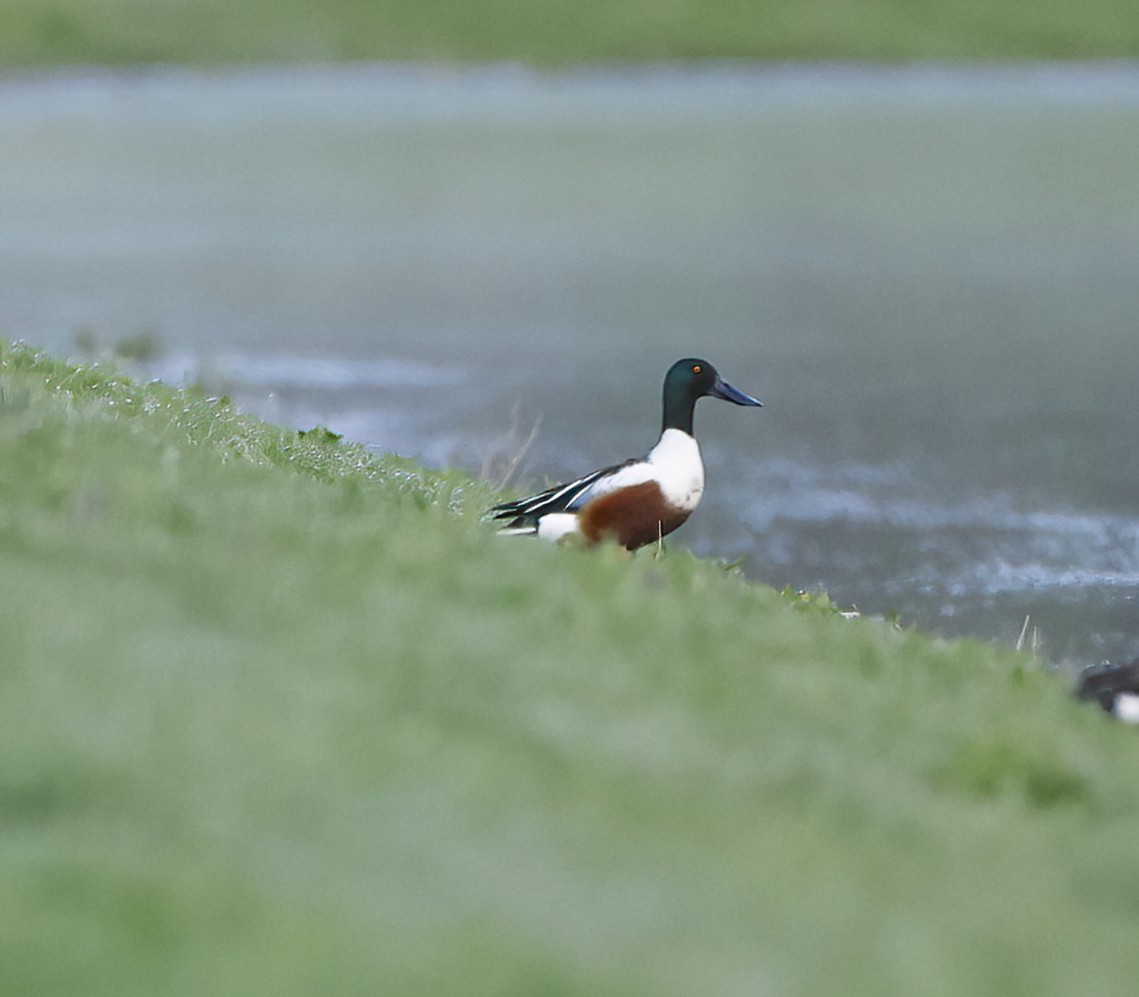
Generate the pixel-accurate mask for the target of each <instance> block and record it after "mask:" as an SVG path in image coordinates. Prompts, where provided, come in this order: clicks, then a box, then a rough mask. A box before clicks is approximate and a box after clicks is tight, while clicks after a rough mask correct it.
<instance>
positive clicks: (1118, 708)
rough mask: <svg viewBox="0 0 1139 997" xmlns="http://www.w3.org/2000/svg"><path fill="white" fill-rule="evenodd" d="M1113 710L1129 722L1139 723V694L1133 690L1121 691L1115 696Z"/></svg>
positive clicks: (1121, 718)
mask: <svg viewBox="0 0 1139 997" xmlns="http://www.w3.org/2000/svg"><path fill="white" fill-rule="evenodd" d="M1111 712H1112V713H1114V714H1115V715H1116V716H1117V717H1119V719H1120V720H1124V721H1126V722H1127V723H1129V724H1139V696H1136V695H1135V693H1133V692H1121V693H1120V694H1119V695H1118V696H1116V697H1115V703H1114V704H1113V705H1112V708H1111Z"/></svg>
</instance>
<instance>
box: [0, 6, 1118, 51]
mask: <svg viewBox="0 0 1139 997" xmlns="http://www.w3.org/2000/svg"><path fill="white" fill-rule="evenodd" d="M0 23H3V25H4V30H3V32H0V67H2V66H8V67H12V66H38V65H55V64H62V63H106V64H112V65H128V64H140V63H165V62H173V63H205V64H216V63H227V62H258V61H272V62H294V61H313V60H317V61H331V60H340V59H414V60H444V61H445V60H519V61H524V62H532V63H538V64H553V65H559V64H570V63H581V62H629V61H651V60H677V59H680V60H684V59H709V58H710V59H732V58H744V59H800V60H887V61H893V60H917V59H938V60H961V59H982V60H1006V59H1103V58H1122V57H1128V56H1130V57H1134V56H1135V55H1137V54H1139V18H1136V17H1135V10H1134V4H1133V3H1132V0H1088V2H1085V3H1082V4H1065V3H1059V2H1056V0H1045V2H1042V0H1007V2H1006V3H1003V4H992V3H985V2H982V0H798V2H796V3H786V2H779V0H759V2H754V0H580V2H578V3H575V4H565V3H551V2H537V3H536V2H533V0H384V2H383V3H361V2H359V0H325V2H324V3H320V4H313V3H302V2H300V0H279V2H278V3H274V4H264V3H254V2H251V0H0Z"/></svg>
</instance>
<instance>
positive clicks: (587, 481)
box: [487, 460, 639, 533]
mask: <svg viewBox="0 0 1139 997" xmlns="http://www.w3.org/2000/svg"><path fill="white" fill-rule="evenodd" d="M636 463H639V462H638V461H636V460H627V461H625V463H623V464H614V465H612V466H611V467H603V468H601V469H600V470H598V471H592V472H590V473H589V474H586V475H583V476H582V477H580V478H574V480H573V481H567V482H565V483H564V484H561V485H554V487H553V488H547V489H546V490H545V491H544V492H538V494H537V495H530V496H529V497H527V498H522V499H515V500H514V501H513V502H503V503H501V504H499V505H496V506H494V507H493V508H491V509H490V510H488V512H487V516H488V517H489V518H491V519H501V520H507V522H505V523H503V524H502V529H504V530H509V531H511V532H518V533H536V532H537V531H538V520H540V519H541V518H542V517H543V516H548V515H550V513H555V512H574V511H575V510H577V509H580V508H581V507H582V506H584V505H585V504H586V503H587V502H588V501H589V500H590V499H591V498H592V497H593V493H594V492H595V490H596V488H597V485H598V483H599V482H601V481H603V480H604V479H605V478H608V477H609V476H610V475H612V474H615V473H616V472H618V471H620V470H622V469H623V468H626V467H628V466H629V465H630V464H636Z"/></svg>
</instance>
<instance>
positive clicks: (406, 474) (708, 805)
mask: <svg viewBox="0 0 1139 997" xmlns="http://www.w3.org/2000/svg"><path fill="white" fill-rule="evenodd" d="M488 498H489V496H488V494H487V492H486V491H485V489H484V488H483V487H482V486H479V485H477V484H472V483H471V482H469V481H467V480H466V479H464V478H461V477H456V476H451V475H447V474H436V473H428V472H425V471H423V470H421V469H419V468H417V467H416V466H414V465H412V464H409V463H407V462H403V461H395V460H392V459H389V458H386V457H374V456H371V455H369V454H367V453H366V452H365V451H363V450H361V449H359V448H357V447H354V446H350V445H347V444H345V443H343V442H338V441H336V440H334V439H331V438H329V437H328V436H327V435H326V434H324V433H323V432H315V433H309V434H306V435H304V436H299V435H297V434H295V433H291V432H288V431H285V430H280V429H276V428H274V427H271V426H266V425H264V424H262V423H260V422H257V421H256V420H252V419H248V418H245V417H242V416H240V415H239V414H237V413H235V412H234V411H233V410H232V408H230V407H229V406H228V405H227V404H225V403H224V401H211V400H208V399H205V398H202V397H200V396H196V395H194V394H193V393H184V392H179V391H175V390H172V389H168V388H166V387H163V386H161V385H148V386H140V385H137V384H132V383H131V382H130V381H128V380H125V379H123V378H120V377H117V376H115V375H113V374H110V373H108V372H106V371H104V370H101V369H99V368H74V367H71V366H68V365H66V364H62V363H59V362H56V361H53V360H49V359H45V358H43V357H41V356H38V355H36V354H35V353H33V352H31V351H28V350H25V349H22V348H13V347H9V346H4V347H3V348H2V351H0V604H2V605H3V607H4V609H3V612H2V613H0V681H2V683H3V695H2V696H0V747H2V757H3V758H4V765H3V767H2V768H0V857H2V860H0V991H3V992H4V993H37V994H50V993H58V994H74V993H84V994H112V993H113V994H116V995H124V994H140V995H141V994H146V995H154V994H195V995H196V994H201V993H217V994H237V993H272V994H298V995H301V994H303V995H308V994H313V993H330V994H352V993H359V994H376V993H423V994H427V993H431V994H444V993H455V994H464V995H471V994H475V995H478V994H488V995H489V994H495V995H502V994H518V995H532V994H537V993H541V994H589V995H591V997H592V995H597V994H645V995H648V994H652V995H668V994H677V995H686V997H687V995H691V994H694V993H715V994H758V993H773V994H819V993H844V994H867V995H871V994H872V995H875V997H881V995H890V994H899V995H901V994H905V995H911V994H914V993H922V994H932V995H950V994H969V995H975V994H978V993H1002V994H1008V995H1016V994H1032V995H1033V997H1041V995H1044V997H1046V995H1051V994H1055V995H1065V997H1066V995H1068V994H1071V993H1073V992H1090V993H1096V994H1121V995H1122V994H1128V993H1132V992H1133V987H1134V978H1135V974H1136V972H1139V954H1137V953H1136V952H1135V947H1134V944H1133V941H1134V937H1135V933H1136V931H1137V930H1139V901H1137V900H1136V898H1137V897H1139V857H1137V855H1136V852H1135V849H1134V841H1135V836H1136V834H1137V833H1139V787H1137V786H1136V783H1135V778H1134V773H1135V771H1136V768H1137V767H1139V740H1137V739H1136V737H1135V732H1134V730H1132V729H1129V728H1125V727H1123V726H1120V725H1115V724H1112V723H1110V722H1108V721H1107V720H1105V719H1104V718H1103V717H1102V716H1101V715H1100V714H1099V713H1097V712H1096V711H1095V710H1094V709H1091V708H1089V707H1085V706H1080V705H1077V704H1075V703H1074V702H1072V701H1070V699H1069V698H1068V696H1067V694H1066V690H1065V689H1064V687H1063V685H1062V684H1061V683H1060V682H1059V681H1057V680H1056V679H1055V678H1054V677H1052V676H1050V675H1048V674H1045V673H1042V672H1040V671H1039V670H1038V669H1036V668H1035V667H1033V664H1032V662H1031V661H1029V660H1028V659H1025V658H1021V657H1019V656H1016V655H1014V654H1012V653H1011V652H1006V651H1000V650H997V649H993V648H990V647H988V646H984V645H980V644H975V643H959V644H945V643H939V642H935V641H932V640H930V639H928V638H926V637H924V636H922V635H919V634H914V633H907V632H902V631H899V630H896V629H894V628H893V627H891V626H889V625H887V624H885V623H881V622H873V621H867V620H846V619H844V618H842V617H841V616H839V615H837V614H836V613H835V612H833V610H832V609H831V608H830V607H828V606H827V605H826V604H825V601H824V602H820V601H819V600H813V601H811V600H808V601H804V600H801V599H797V598H790V597H785V596H781V595H778V594H777V593H775V592H773V591H770V590H767V589H764V588H760V587H757V586H754V585H749V584H747V583H745V582H744V581H743V580H741V579H740V578H738V577H736V576H733V575H731V574H727V573H725V572H724V571H723V570H722V569H721V568H719V567H717V566H715V565H712V564H708V563H703V562H699V561H697V560H695V559H694V558H691V557H690V556H688V555H686V554H685V553H683V551H682V550H680V549H679V548H674V549H673V550H672V551H671V552H669V553H667V554H666V556H665V557H663V558H661V559H655V558H653V557H648V556H644V555H643V554H642V555H640V556H637V557H635V558H632V559H621V558H620V557H618V556H617V554H616V552H614V551H612V550H600V551H596V552H592V553H589V552H581V551H573V550H558V549H552V548H549V547H546V546H541V545H537V544H535V543H532V542H526V541H510V540H504V539H501V538H496V537H494V536H493V535H491V533H490V531H489V530H488V529H487V527H486V526H484V525H483V524H481V523H480V522H479V521H478V512H479V510H481V508H482V507H483V506H484V504H485V503H486V501H487V500H488Z"/></svg>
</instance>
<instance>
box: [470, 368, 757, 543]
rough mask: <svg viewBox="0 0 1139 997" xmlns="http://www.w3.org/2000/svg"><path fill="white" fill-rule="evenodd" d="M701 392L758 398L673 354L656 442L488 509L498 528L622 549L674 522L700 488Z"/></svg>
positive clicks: (737, 399) (747, 401)
mask: <svg viewBox="0 0 1139 997" xmlns="http://www.w3.org/2000/svg"><path fill="white" fill-rule="evenodd" d="M704 397H710V398H722V399H724V401H728V402H734V403H735V404H736V405H757V406H758V405H762V404H763V403H762V402H760V401H759V400H758V399H756V398H752V397H751V395H745V394H744V393H743V392H742V391H738V390H737V389H736V388H733V387H732V386H731V385H730V384H728V383H727V382H726V381H725V380H723V378H721V377H720V375H719V374H718V373H717V371H716V368H715V367H713V366H712V365H711V364H710V363H708V361H706V360H697V359H691V358H690V359H687V360H678V361H677V362H676V363H674V364H673V365H672V366H671V367H670V368H669V370H668V373H667V374H666V375H665V377H664V420H663V426H662V428H661V434H660V439H659V440H657V443H656V446H654V447H653V448H652V450H650V451H649V452H648V455H647V456H646V457H643V458H641V459H640V460H627V461H625V463H623V464H614V465H613V466H612V467H603V468H601V469H600V470H598V471H593V472H592V473H590V474H586V475H584V476H583V477H580V478H575V479H574V480H573V481H567V482H566V483H565V484H562V485H556V486H554V487H553V488H547V489H546V490H545V491H544V492H539V493H538V494H537V495H531V496H530V497H529V498H524V499H518V500H516V501H514V502H503V503H502V504H501V505H496V506H495V507H494V508H493V509H491V510H490V511H489V512H488V514H487V515H488V516H490V517H491V518H492V519H496V520H505V521H506V522H505V523H504V525H503V526H502V530H501V532H502V533H504V534H523V535H529V536H537V537H541V538H543V539H545V540H560V539H561V538H562V537H564V536H569V535H572V534H580V535H581V536H582V537H584V538H585V540H586V542H587V543H589V544H595V543H598V542H599V541H601V540H603V539H614V540H616V541H617V543H619V544H620V545H621V546H622V547H625V548H626V549H628V550H636V549H637V548H638V547H643V546H645V544H650V543H654V542H655V541H657V540H659V539H660V538H661V537H663V536H666V535H667V534H669V533H671V532H672V531H673V530H675V529H676V528H677V527H678V526H680V525H681V524H682V523H683V522H684V521H685V520H686V519H687V518H688V517H689V516H690V515H691V514H692V510H693V509H695V508H696V506H697V505H698V504H699V502H700V496H701V495H703V494H704V464H703V462H702V461H701V459H700V447H699V446H698V445H697V443H696V440H695V438H694V437H693V435H692V412H693V409H694V408H695V407H696V402H697V401H698V400H699V399H701V398H704Z"/></svg>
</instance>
